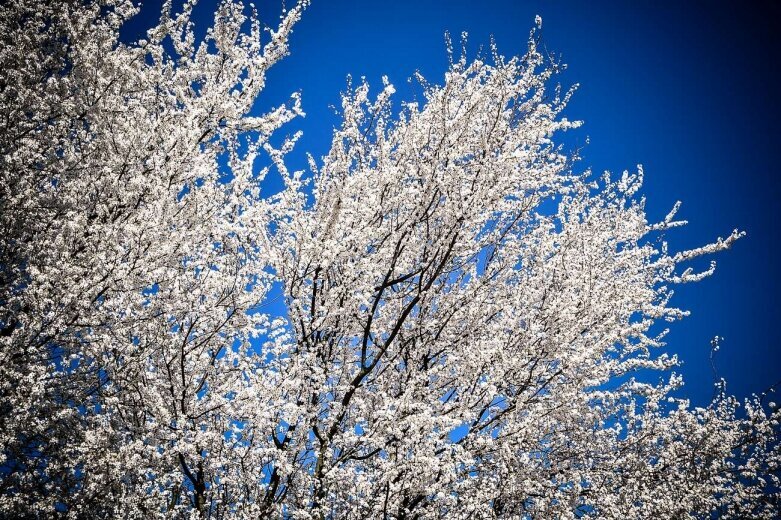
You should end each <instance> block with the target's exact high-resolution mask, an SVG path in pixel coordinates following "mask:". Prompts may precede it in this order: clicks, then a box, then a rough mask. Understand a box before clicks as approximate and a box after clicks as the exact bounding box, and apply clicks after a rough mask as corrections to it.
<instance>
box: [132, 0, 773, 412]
mask: <svg viewBox="0 0 781 520" xmlns="http://www.w3.org/2000/svg"><path fill="white" fill-rule="evenodd" d="M255 3H256V5H258V8H259V11H260V14H261V18H262V19H263V20H264V21H265V22H266V23H268V24H269V25H272V24H273V23H275V22H276V19H277V17H278V15H279V10H280V8H281V0H272V1H269V0H262V1H256V2H255ZM159 5H160V2H159V1H151V0H150V1H147V2H145V6H144V9H143V10H142V13H141V15H140V16H139V17H138V19H137V20H135V21H134V22H133V24H131V26H129V27H128V28H127V30H126V36H127V37H128V38H132V36H133V35H137V36H140V33H139V30H140V28H141V27H143V26H144V25H149V24H150V23H151V22H152V21H153V20H154V19H156V17H157V14H158V13H159ZM214 5H215V1H214V0H208V1H207V0H201V4H199V6H198V7H197V8H196V16H197V18H198V19H199V20H200V21H201V22H202V21H205V20H208V18H209V16H210V13H211V12H212V11H213V9H214ZM537 14H539V15H540V16H542V18H543V30H542V36H543V42H544V44H545V46H546V47H547V48H548V50H550V51H552V52H555V53H556V54H558V55H559V56H560V57H561V58H562V60H563V61H564V62H565V63H567V65H568V69H567V70H566V72H565V73H564V74H562V75H560V76H559V78H558V79H559V81H560V82H561V83H562V84H563V86H569V85H571V84H573V83H579V84H580V88H579V89H578V92H577V93H576V95H575V96H574V98H573V100H572V102H571V103H570V105H569V107H568V109H567V116H568V117H569V118H570V119H582V120H584V121H585V125H584V126H583V127H582V128H581V129H579V130H577V131H576V133H575V135H574V139H575V140H576V141H577V142H579V143H584V142H585V141H586V138H588V139H589V144H588V145H587V146H586V147H585V148H584V149H583V151H582V154H581V155H582V157H583V160H582V161H581V167H582V168H584V169H585V168H587V167H591V168H592V169H593V170H594V171H595V172H602V171H604V170H611V171H613V172H616V173H619V172H621V171H622V170H624V169H630V170H631V169H633V168H635V165H636V164H638V163H640V164H642V165H643V166H644V168H645V174H646V175H645V188H644V190H643V193H644V195H646V196H647V199H648V201H647V206H646V208H647V211H648V214H649V218H651V219H652V220H655V219H661V218H662V217H663V216H664V215H665V214H666V213H667V211H669V209H670V208H671V207H672V205H673V203H674V202H675V201H676V200H681V201H683V206H682V208H681V211H680V212H679V217H680V218H683V219H686V220H689V222H690V224H689V225H688V226H686V227H685V228H682V229H679V230H677V231H675V232H674V233H671V234H670V235H669V236H668V238H669V242H670V244H671V246H672V247H673V248H683V247H694V246H697V245H702V244H704V243H706V242H707V241H710V240H712V239H715V238H716V237H718V236H726V235H728V234H729V233H730V231H731V230H732V229H733V228H736V227H737V228H739V229H742V230H745V231H746V232H747V234H748V236H747V237H746V238H744V239H742V240H741V241H739V242H738V243H737V244H736V246H735V247H734V248H733V249H732V250H730V251H728V252H725V253H721V254H719V255H717V256H716V258H715V259H716V261H717V263H718V267H717V272H716V274H715V275H714V276H713V277H711V278H709V279H706V280H705V281H703V282H701V283H697V284H693V285H689V286H681V287H678V288H677V289H676V295H675V297H674V299H673V303H674V304H676V305H678V306H681V307H683V308H686V309H689V310H690V311H691V312H692V315H691V316H690V317H689V318H687V319H686V320H684V321H682V322H678V323H674V324H672V326H671V329H672V330H671V333H670V335H669V336H668V338H667V341H668V347H667V350H668V351H670V352H675V353H678V354H679V355H680V357H681V358H682V359H683V361H684V363H685V365H684V367H683V368H682V370H681V371H682V373H683V374H684V377H685V379H686V381H687V385H686V390H685V393H686V394H687V395H689V396H690V397H692V399H693V400H694V402H695V403H697V404H705V403H706V402H707V400H708V398H709V397H710V395H711V393H712V388H713V378H712V372H711V366H710V362H709V351H710V339H711V338H712V337H713V336H715V335H719V336H723V337H724V338H725V339H724V341H723V342H722V347H721V350H720V352H719V353H718V355H717V367H718V371H719V375H720V376H722V377H725V378H726V379H727V382H728V390H729V391H730V392H731V393H734V394H737V395H739V396H746V395H748V394H750V393H752V392H760V391H762V390H764V389H765V388H766V387H768V386H770V385H771V384H773V383H775V382H776V381H778V380H779V379H781V354H779V346H778V343H777V336H778V333H777V332H776V330H777V329H776V327H777V326H779V324H780V322H781V314H780V313H779V303H778V298H779V294H780V293H781V273H780V272H779V269H778V266H779V265H781V262H779V256H778V255H779V248H780V247H781V246H779V242H781V231H780V230H779V227H778V222H779V218H778V216H777V213H778V204H779V201H780V200H781V184H780V183H779V182H778V181H777V176H778V173H779V172H778V170H779V168H778V164H779V161H778V160H777V158H776V156H777V154H778V153H779V148H781V139H779V138H780V137H781V135H779V134H780V132H779V129H778V123H777V121H779V120H780V119H781V117H779V116H781V101H780V100H779V96H778V95H777V94H776V93H777V92H779V91H781V89H780V88H779V77H781V70H780V69H781V67H780V66H779V58H780V57H781V54H780V53H779V50H781V37H780V36H779V33H781V4H778V5H774V4H773V3H772V2H770V1H762V0H758V1H755V2H752V3H751V8H750V9H749V8H747V7H742V6H741V5H740V3H739V2H731V3H726V2H724V3H722V2H716V1H713V2H705V1H692V2H674V1H668V2H651V1H632V2H619V1H600V2H576V1H565V0H557V1H553V0H548V1H511V0H482V1H479V2H477V1H473V2H470V1H466V0H451V1H445V0H414V1H413V0H394V1H386V2H373V1H368V0H367V1H363V2H361V1H355V0H313V2H312V6H311V7H310V8H309V9H308V10H307V12H306V13H305V16H304V19H303V20H302V21H301V22H300V23H299V24H298V26H297V27H296V30H295V31H294V33H293V38H292V42H291V50H292V54H291V56H289V57H288V58H287V59H285V60H284V61H283V62H282V63H280V64H279V65H277V66H276V67H275V68H274V69H273V70H272V71H271V73H270V75H269V82H268V88H267V90H266V91H264V92H263V93H262V94H261V99H260V100H259V105H258V107H259V109H263V108H267V107H271V106H273V105H275V104H278V103H281V102H283V101H284V100H285V99H287V96H288V95H289V94H290V93H291V92H293V91H300V92H301V93H302V99H303V106H304V110H305V111H306V112H307V117H306V118H305V119H303V120H299V121H297V122H295V123H294V124H291V125H290V126H289V127H288V128H287V131H288V132H289V133H291V134H292V133H293V132H294V131H295V130H296V129H302V130H303V131H304V137H303V138H302V139H301V141H299V144H298V146H297V149H296V151H294V152H293V157H292V158H293V162H294V166H298V167H303V165H304V160H303V152H304V151H309V152H311V153H313V155H315V156H316V157H318V156H320V155H322V154H324V153H325V152H326V151H327V148H328V145H329V143H330V135H331V131H332V129H333V127H334V126H335V125H337V124H338V119H337V117H336V116H335V115H334V112H333V110H332V109H331V108H329V105H338V104H339V92H340V91H341V90H344V88H345V77H346V76H347V74H352V75H353V77H355V78H359V77H361V76H366V78H367V80H368V81H369V82H370V83H371V84H372V85H375V86H379V85H380V77H381V76H382V75H383V74H386V75H388V76H389V78H390V80H391V82H392V83H394V84H395V85H396V87H397V97H398V98H408V97H410V96H411V95H412V88H411V87H410V86H408V84H407V78H409V77H410V76H411V75H412V74H413V73H414V72H415V71H416V70H420V71H421V72H422V73H423V74H424V76H426V77H427V78H428V79H429V81H432V82H439V81H441V77H442V74H443V73H444V71H445V68H446V66H447V55H446V53H445V45H444V38H443V34H444V32H445V31H446V30H447V31H450V32H451V33H452V34H453V35H454V36H456V37H457V35H458V34H460V33H461V32H462V31H467V32H469V44H468V47H467V48H468V50H469V52H470V55H472V56H474V53H475V52H476V51H477V49H478V47H479V46H480V45H486V44H488V42H489V38H490V36H491V35H493V36H494V38H495V39H496V42H497V44H498V46H499V50H500V52H501V53H502V54H505V55H512V54H520V53H523V52H524V49H525V47H526V41H527V37H528V33H529V30H530V28H531V27H532V25H533V23H534V17H535V15H537ZM199 23H200V22H199Z"/></svg>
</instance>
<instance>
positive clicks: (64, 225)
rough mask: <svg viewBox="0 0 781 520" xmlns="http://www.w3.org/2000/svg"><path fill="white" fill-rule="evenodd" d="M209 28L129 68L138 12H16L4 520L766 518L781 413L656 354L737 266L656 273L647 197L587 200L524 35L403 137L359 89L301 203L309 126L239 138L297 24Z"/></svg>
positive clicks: (180, 25) (180, 31) (416, 109)
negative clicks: (268, 306)
mask: <svg viewBox="0 0 781 520" xmlns="http://www.w3.org/2000/svg"><path fill="white" fill-rule="evenodd" d="M193 4H194V2H192V1H188V2H186V3H185V5H184V7H183V9H182V10H181V12H180V13H178V14H175V13H174V12H173V11H172V9H171V6H170V4H167V5H166V7H165V8H164V11H163V15H162V17H161V19H160V22H159V24H157V25H156V26H155V27H154V28H152V29H151V30H150V31H149V32H148V37H147V38H146V39H144V40H141V41H138V42H136V43H134V44H132V45H128V44H123V43H121V42H120V40H119V36H118V34H119V28H120V27H121V26H122V24H123V23H124V21H125V20H126V19H127V18H128V17H129V16H131V15H133V14H134V13H135V11H136V8H135V7H133V5H132V4H131V3H128V2H125V1H123V0H115V1H114V0H96V1H89V0H88V1H83V0H71V1H68V2H64V3H63V4H56V5H55V4H50V3H47V2H42V1H40V0H12V1H10V2H8V3H6V4H4V5H3V6H2V7H0V26H2V29H3V31H2V34H0V38H2V39H3V46H2V50H0V99H2V101H1V103H0V113H2V120H3V122H4V124H3V125H2V128H0V147H1V149H2V155H0V157H2V163H1V169H0V175H1V176H2V183H0V190H1V191H0V232H2V242H1V243H0V338H1V339H2V347H1V348H2V350H0V360H1V361H2V362H0V399H1V401H0V439H1V440H2V446H3V449H2V456H1V457H2V458H1V459H0V464H2V466H0V511H1V512H2V514H3V515H4V516H9V517H10V516H32V517H35V516H40V517H45V516H51V515H55V514H61V515H69V516H73V517H122V518H149V517H155V516H160V517H188V518H201V517H202V518H207V517H208V518H212V517H214V518H228V517H239V518H244V517H246V518H302V519H308V518H315V519H325V518H333V519H337V518H396V519H401V518H439V517H443V518H572V517H590V516H594V517H602V518H657V517H658V518H683V517H694V518H697V517H711V516H722V517H732V518H738V517H743V518H745V517H756V518H773V517H775V515H777V514H778V498H779V495H778V486H779V477H778V470H779V467H778V464H779V444H778V430H779V428H778V421H779V418H781V417H780V416H779V412H778V410H776V409H775V406H774V405H770V404H764V405H763V403H762V402H761V401H760V400H759V399H753V400H749V401H746V402H744V403H739V402H738V401H737V400H736V399H734V398H732V397H729V396H727V395H725V394H724V392H719V393H718V394H717V395H716V397H715V399H714V401H713V402H712V403H711V404H710V405H709V406H707V407H705V408H693V407H691V406H690V405H689V403H688V402H687V401H685V400H683V399H681V398H678V397H674V394H673V392H674V391H675V390H676V389H677V388H678V387H679V386H680V384H681V380H680V378H679V377H678V376H676V375H675V374H674V373H672V372H671V370H672V369H673V368H674V367H675V365H676V364H677V359H676V358H675V357H674V356H668V355H666V354H663V353H662V354H660V353H658V350H659V349H658V347H659V346H661V345H662V344H663V336H664V331H663V330H662V329H661V328H660V324H661V323H663V322H665V321H674V320H677V319H679V318H681V317H683V316H685V314H686V313H685V312H684V311H683V310H680V309H677V308H675V307H673V306H671V303H670V296H671V295H672V291H671V287H672V286H674V285H675V284H680V283H686V282H694V281H697V280H700V279H701V278H703V277H705V276H708V275H709V274H711V273H712V272H713V267H712V266H711V268H710V269H707V270H706V271H704V272H695V271H693V270H692V269H691V268H689V267H687V266H686V263H687V262H688V261H690V260H691V259H692V258H695V257H698V256H702V255H707V254H710V253H714V252H717V251H720V250H723V249H726V248H728V247H729V246H730V245H731V244H732V243H733V242H734V241H735V240H737V239H738V238H739V237H740V233H738V232H733V233H732V234H731V235H729V236H728V237H727V238H725V239H719V240H717V241H715V242H713V243H711V244H708V245H705V246H703V247H701V248H698V249H694V250H689V251H682V252H676V253H673V252H669V251H668V249H667V246H666V244H665V242H664V241H663V236H664V235H663V234H664V232H665V231H666V230H668V229H670V228H673V227H676V226H679V225H681V224H682V222H679V221H676V220H675V212H676V211H675V210H676V209H677V207H676V208H674V209H673V211H671V212H670V214H669V215H668V216H667V217H666V218H665V219H664V220H663V221H662V222H659V223H649V222H648V221H647V219H646V216H645V213H644V208H643V201H642V199H638V197H637V193H638V190H639V189H640V187H641V182H642V169H638V171H637V173H635V174H629V173H625V174H624V175H623V176H622V177H620V178H619V179H611V178H610V177H609V176H605V177H603V178H601V179H594V178H593V177H592V176H591V175H590V174H588V173H585V174H583V173H577V172H576V171H575V169H574V163H575V160H576V159H577V155H576V154H574V153H573V154H570V155H568V154H566V153H565V150H563V148H562V146H561V145H559V144H557V141H556V140H557V138H558V136H559V134H560V133H561V132H564V131H566V130H568V129H572V128H575V127H577V126H579V123H578V122H573V121H568V120H567V119H566V118H564V117H562V115H561V112H562V110H563V109H564V107H565V105H566V103H567V100H568V98H569V95H570V93H568V92H567V93H561V92H560V91H559V90H553V91H551V89H550V79H551V76H552V75H553V74H555V72H556V70H557V67H558V65H557V64H556V63H554V62H552V61H551V60H550V59H547V58H545V57H544V56H543V55H542V54H541V52H540V51H539V50H538V48H537V45H536V34H535V32H532V35H531V37H530V39H529V48H528V52H527V53H526V54H525V55H524V56H522V57H515V58H511V59H506V58H504V57H502V56H500V55H499V54H498V52H497V51H496V50H495V49H493V48H492V53H491V56H490V59H488V60H483V59H477V60H475V61H469V60H467V58H466V56H464V55H461V56H459V57H454V56H453V53H452V50H451V51H450V55H451V65H450V67H449V70H448V72H447V73H446V76H445V79H444V83H443V84H441V85H435V84H429V83H428V82H426V81H425V80H424V79H423V78H418V79H419V83H420V85H421V89H422V94H423V95H422V100H421V101H420V102H419V103H414V104H413V103H406V104H403V105H402V108H401V109H400V110H396V109H395V108H394V104H393V94H394V89H393V86H392V85H390V84H389V83H388V82H387V80H386V81H385V82H384V85H383V87H382V89H381V90H380V92H379V93H378V94H377V95H376V96H370V94H369V87H368V85H366V84H365V83H364V84H360V85H357V86H355V87H352V86H351V87H350V89H349V90H348V92H347V93H346V94H344V95H343V98H342V110H341V114H342V118H343V122H342V125H341V127H340V128H339V129H338V130H336V131H335V132H334V136H333V142H332V146H331V150H330V152H329V153H328V154H327V155H326V156H325V157H324V158H322V159H321V160H315V159H311V160H310V166H311V174H307V175H305V174H304V173H302V172H290V171H288V169H287V168H286V166H285V155H286V154H287V153H289V152H290V151H291V150H292V148H293V145H294V143H295V140H296V136H293V138H291V139H288V140H287V141H285V142H284V144H283V145H282V146H281V147H278V148H275V147H273V146H272V145H271V144H270V141H269V138H270V136H271V135H272V134H273V133H274V132H276V131H277V130H278V129H279V128H280V127H281V126H283V125H284V124H285V123H287V122H288V121H289V120H291V119H292V118H293V117H295V116H297V115H299V114H301V108H300V105H299V99H298V96H297V95H293V96H292V97H291V100H290V102H289V103H288V104H286V105H284V106H280V107H279V108H277V109H275V110H272V111H271V112H269V113H266V114H263V115H250V112H251V111H252V108H253V104H254V101H255V99H256V98H257V96H258V94H259V93H260V92H261V90H262V89H263V86H264V83H265V77H266V72H267V70H268V69H269V67H271V66H272V65H273V64H274V63H276V62H277V61H278V60H279V59H281V58H282V57H283V56H284V55H285V54H286V53H287V41H288V38H289V36H290V33H291V31H292V28H293V25H294V24H295V22H296V21H297V20H298V19H299V17H300V16H301V13H302V11H303V9H304V8H305V4H303V3H302V4H298V5H296V6H294V7H293V8H292V9H290V10H289V11H287V12H286V13H284V15H283V17H282V19H281V22H280V24H279V26H278V27H277V28H275V29H273V30H271V29H266V30H264V29H263V28H262V25H261V23H260V22H259V20H258V17H257V15H256V14H255V13H254V12H252V13H251V14H249V15H247V14H246V13H247V12H248V11H247V9H245V8H244V6H242V5H240V4H237V3H234V2H232V1H225V2H223V3H222V4H220V7H219V9H218V11H217V12H216V15H215V18H214V24H213V26H212V28H211V29H210V30H209V31H208V33H207V35H206V38H205V39H204V41H202V42H196V39H195V36H194V33H193V24H192V22H191V13H192V8H193ZM538 23H539V22H538ZM253 113H254V112H253ZM261 153H262V154H265V155H267V156H268V157H269V158H270V159H271V161H272V162H273V164H274V166H275V167H276V168H277V169H278V170H279V172H280V173H281V174H282V176H283V179H284V181H285V186H284V189H283V190H282V191H281V193H278V194H275V195H273V196H266V195H265V194H264V193H263V192H262V190H261V183H262V181H263V179H264V176H265V174H266V171H267V170H266V169H263V170H262V171H260V172H257V171H256V169H255V168H254V164H255V162H256V158H257V157H258V155H259V154H261ZM275 283H280V284H281V286H282V288H283V292H284V298H285V304H286V309H287V312H286V314H285V315H284V316H270V315H267V314H266V313H264V307H263V304H264V303H265V302H266V301H267V300H268V298H269V296H268V295H269V291H270V289H271V287H272V285H273V284H275ZM659 373H662V374H667V375H666V376H664V377H663V378H660V377H659V375H658V374H659ZM649 374H657V375H649Z"/></svg>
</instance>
